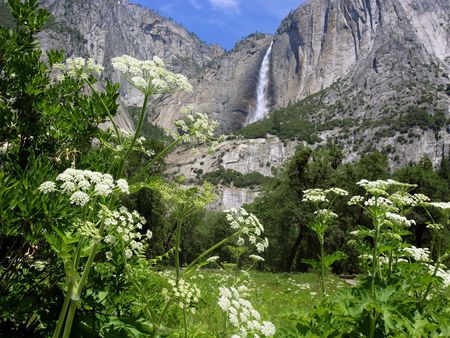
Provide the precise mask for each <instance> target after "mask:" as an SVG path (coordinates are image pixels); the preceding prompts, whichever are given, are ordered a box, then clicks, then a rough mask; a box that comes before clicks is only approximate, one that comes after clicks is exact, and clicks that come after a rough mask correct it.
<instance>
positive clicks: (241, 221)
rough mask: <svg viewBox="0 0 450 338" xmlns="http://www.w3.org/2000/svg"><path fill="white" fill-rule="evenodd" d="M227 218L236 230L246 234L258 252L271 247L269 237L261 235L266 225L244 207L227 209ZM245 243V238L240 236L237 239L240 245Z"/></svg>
mask: <svg viewBox="0 0 450 338" xmlns="http://www.w3.org/2000/svg"><path fill="white" fill-rule="evenodd" d="M225 212H227V216H226V218H227V220H228V222H230V226H231V228H232V229H234V230H240V234H244V235H246V236H247V237H248V241H249V242H250V243H251V244H253V245H255V247H256V250H257V251H258V252H264V250H265V249H267V248H268V247H269V240H268V239H267V237H264V238H262V237H261V235H262V234H263V232H264V227H263V226H262V224H261V223H260V222H259V220H258V218H257V217H256V216H255V215H253V214H252V213H248V212H247V210H245V209H244V208H240V209H239V210H237V209H230V210H226V211H225ZM244 243H245V240H244V238H242V237H241V236H239V239H238V241H237V244H238V245H243V244H244Z"/></svg>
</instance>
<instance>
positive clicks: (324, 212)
mask: <svg viewBox="0 0 450 338" xmlns="http://www.w3.org/2000/svg"><path fill="white" fill-rule="evenodd" d="M314 216H316V218H318V219H320V220H322V221H325V222H326V221H329V220H330V219H332V218H337V217H338V215H337V214H336V213H334V212H333V211H331V210H329V209H319V210H317V211H314Z"/></svg>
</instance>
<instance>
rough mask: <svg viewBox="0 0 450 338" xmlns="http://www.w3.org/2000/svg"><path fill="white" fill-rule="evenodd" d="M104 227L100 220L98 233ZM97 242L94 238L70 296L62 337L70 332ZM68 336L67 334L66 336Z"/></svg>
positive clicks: (101, 231) (95, 251)
mask: <svg viewBox="0 0 450 338" xmlns="http://www.w3.org/2000/svg"><path fill="white" fill-rule="evenodd" d="M104 227H105V224H104V223H103V222H102V224H101V225H100V229H99V233H100V234H102V233H103V228H104ZM98 244H99V241H98V240H96V241H95V243H94V245H93V246H92V248H91V250H90V252H89V257H88V260H87V263H86V267H85V268H84V271H83V274H82V275H81V278H80V281H79V283H78V286H77V288H76V290H75V295H73V296H72V301H71V303H70V308H69V312H68V314H67V320H66V325H65V328H64V335H63V337H66V334H68V335H69V334H70V329H71V327H72V322H73V317H74V316H75V311H76V307H77V305H78V303H79V301H80V295H81V292H82V291H83V288H84V285H85V284H86V282H87V279H88V276H89V272H90V271H91V268H92V266H93V264H94V259H95V256H96V255H97V248H98ZM67 337H69V336H67Z"/></svg>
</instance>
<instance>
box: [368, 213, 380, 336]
mask: <svg viewBox="0 0 450 338" xmlns="http://www.w3.org/2000/svg"><path fill="white" fill-rule="evenodd" d="M374 227H375V236H374V240H373V251H372V272H371V274H372V275H371V281H370V294H371V296H372V299H373V300H374V301H375V298H376V293H375V279H376V274H377V267H378V237H379V235H380V222H379V220H378V215H375V219H374ZM376 320H377V314H376V312H375V309H372V311H371V313H370V327H369V337H370V338H374V337H375V323H376Z"/></svg>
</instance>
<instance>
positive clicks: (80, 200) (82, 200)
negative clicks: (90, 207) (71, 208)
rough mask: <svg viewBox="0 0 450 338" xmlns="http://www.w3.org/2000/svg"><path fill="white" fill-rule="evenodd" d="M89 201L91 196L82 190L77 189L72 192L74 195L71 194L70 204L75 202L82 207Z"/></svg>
mask: <svg viewBox="0 0 450 338" xmlns="http://www.w3.org/2000/svg"><path fill="white" fill-rule="evenodd" d="M87 202H89V196H88V194H86V193H84V192H82V191H76V192H74V193H73V194H72V196H70V204H75V205H79V206H81V207H82V206H84V205H85V204H86V203H87Z"/></svg>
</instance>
